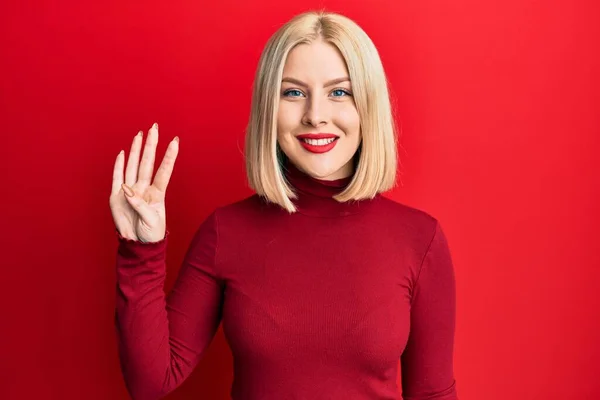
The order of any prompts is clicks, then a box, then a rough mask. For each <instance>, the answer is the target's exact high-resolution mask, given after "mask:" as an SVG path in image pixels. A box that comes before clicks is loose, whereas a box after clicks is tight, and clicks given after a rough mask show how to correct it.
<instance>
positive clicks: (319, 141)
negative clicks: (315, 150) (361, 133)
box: [298, 137, 339, 146]
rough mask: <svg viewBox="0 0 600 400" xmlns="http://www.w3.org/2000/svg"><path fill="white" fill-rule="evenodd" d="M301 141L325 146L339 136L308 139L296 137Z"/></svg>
mask: <svg viewBox="0 0 600 400" xmlns="http://www.w3.org/2000/svg"><path fill="white" fill-rule="evenodd" d="M298 139H299V140H300V141H301V142H304V143H307V144H310V145H311V146H327V145H328V144H331V143H332V142H334V141H336V140H338V139H339V138H337V137H335V138H333V137H332V138H327V139H309V138H298Z"/></svg>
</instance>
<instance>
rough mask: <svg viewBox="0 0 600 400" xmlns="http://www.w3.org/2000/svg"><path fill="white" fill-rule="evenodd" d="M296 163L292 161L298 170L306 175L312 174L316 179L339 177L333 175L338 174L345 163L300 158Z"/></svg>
mask: <svg viewBox="0 0 600 400" xmlns="http://www.w3.org/2000/svg"><path fill="white" fill-rule="evenodd" d="M298 161H299V162H298V163H294V164H295V165H297V166H298V167H299V168H300V170H302V171H304V172H305V173H307V174H308V175H310V176H312V177H313V178H316V179H323V180H335V179H340V178H341V176H340V177H333V178H331V177H332V176H334V175H338V172H339V171H340V170H341V169H343V168H344V165H345V163H328V162H322V161H320V162H319V161H314V160H310V159H308V160H307V159H302V160H298Z"/></svg>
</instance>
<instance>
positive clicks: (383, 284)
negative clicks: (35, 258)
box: [110, 12, 457, 400]
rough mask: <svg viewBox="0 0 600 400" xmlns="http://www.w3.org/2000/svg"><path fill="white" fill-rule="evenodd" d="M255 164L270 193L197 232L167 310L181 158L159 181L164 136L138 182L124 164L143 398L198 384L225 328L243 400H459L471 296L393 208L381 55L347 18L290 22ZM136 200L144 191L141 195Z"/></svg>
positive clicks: (124, 300)
mask: <svg viewBox="0 0 600 400" xmlns="http://www.w3.org/2000/svg"><path fill="white" fill-rule="evenodd" d="M246 137H247V140H246V158H247V172H248V180H249V184H250V186H251V187H252V188H253V189H254V190H255V191H256V194H255V195H253V196H250V197H248V198H246V199H243V200H241V201H238V202H236V203H234V204H228V205H225V206H222V207H219V208H217V209H216V210H215V211H214V212H212V213H211V214H210V215H209V216H208V217H207V219H206V220H205V221H204V222H203V223H202V224H201V226H200V227H199V229H198V230H197V232H196V234H195V236H194V238H193V239H192V242H191V244H190V247H189V250H188V252H187V254H186V256H185V259H184V263H183V265H182V267H181V269H180V272H179V275H178V277H177V280H176V283H175V285H174V287H173V289H172V291H171V292H170V293H169V294H168V296H167V297H166V299H165V296H164V292H163V290H164V289H163V284H164V280H165V271H166V267H165V252H166V247H167V240H168V235H169V233H168V231H167V229H166V222H165V220H166V219H165V204H164V199H165V191H166V188H167V184H168V181H169V178H170V176H171V172H172V170H173V166H174V163H175V159H176V157H177V152H178V146H179V143H178V139H177V138H175V139H174V140H173V141H172V142H171V143H170V144H169V146H168V148H167V152H166V155H165V158H164V159H163V161H162V164H161V166H160V167H159V169H158V171H157V173H156V177H155V179H154V182H153V184H152V185H151V184H150V182H151V177H152V170H153V164H154V154H155V149H156V143H157V140H158V126H157V125H156V124H155V125H154V126H153V127H152V128H151V129H150V131H149V134H148V139H147V140H146V144H145V148H144V154H143V157H142V160H141V164H140V165H139V171H138V160H139V155H140V150H141V142H142V138H141V132H140V133H139V134H138V136H136V137H135V138H134V140H133V143H132V147H131V152H130V156H129V161H128V164H127V169H126V171H125V182H123V169H124V154H123V152H121V153H120V154H119V155H118V157H117V159H116V162H115V169H114V175H113V188H112V193H111V198H110V205H111V210H112V214H113V218H114V221H115V225H116V228H117V237H118V240H119V249H118V255H117V280H118V281H117V289H118V290H117V310H116V324H117V328H118V335H119V346H120V347H119V349H120V357H121V366H122V370H123V374H124V378H125V382H126V384H127V387H128V389H129V391H130V393H131V395H132V396H133V398H135V399H157V398H160V397H162V396H164V395H166V394H167V393H169V392H171V391H172V390H174V389H175V388H176V387H177V386H179V385H180V384H181V383H182V382H183V381H184V380H185V379H186V378H187V377H188V376H189V374H190V373H191V372H192V370H193V368H194V367H195V366H196V364H197V363H198V361H199V360H200V358H201V357H202V355H203V352H204V351H205V349H206V348H207V347H208V345H209V344H210V342H211V340H212V338H213V336H214V334H215V332H216V330H217V328H218V326H219V323H220V322H221V321H222V322H223V330H224V333H225V336H226V338H227V340H228V343H229V345H230V347H231V350H232V353H233V356H234V380H233V385H232V389H231V396H232V398H233V399H236V400H238V399H245V400H269V399H278V400H279V399H357V400H358V399H373V400H374V399H397V398H400V389H398V388H397V385H396V380H397V376H398V361H400V363H401V376H402V394H403V396H404V398H405V399H411V400H417V399H433V398H435V399H438V400H451V399H452V400H454V399H457V394H456V384H455V380H454V376H453V367H452V361H453V360H452V358H453V338H454V324H455V283H454V272H453V266H452V261H451V257H450V253H449V250H448V246H447V242H446V238H445V236H444V233H443V231H442V229H441V227H440V225H439V223H438V222H437V220H436V219H435V218H433V217H432V216H430V215H429V214H427V213H425V212H423V211H420V210H417V209H414V208H410V207H408V206H406V205H402V204H400V203H397V202H394V201H392V200H389V199H386V198H385V197H382V196H381V193H382V192H384V191H386V190H389V189H390V188H392V187H393V185H394V182H395V174H396V163H397V160H396V139H395V133H394V126H393V118H392V113H391V109H390V102H389V97H388V90H387V87H386V78H385V74H384V71H383V67H382V65H381V61H380V59H379V56H378V53H377V51H376V49H375V46H374V45H373V43H372V42H371V40H370V39H369V37H368V36H367V35H366V34H365V33H364V32H363V31H362V29H361V28H359V27H358V26H357V25H356V24H355V23H354V22H352V21H351V20H349V19H348V18H346V17H343V16H341V15H339V14H333V13H325V12H319V13H312V12H311V13H305V14H302V15H299V16H297V17H295V18H293V19H292V20H291V21H289V22H288V23H287V24H286V25H284V26H283V27H281V28H280V29H279V30H278V31H277V32H276V33H275V34H274V35H273V37H272V38H271V39H270V40H269V42H268V43H267V45H266V47H265V50H264V52H263V54H262V56H261V59H260V61H259V66H258V71H257V75H256V79H255V85H254V91H253V98H252V112H251V117H250V123H249V125H248V130H247V136H246ZM125 194H127V196H126V195H125Z"/></svg>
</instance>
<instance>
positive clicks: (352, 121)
mask: <svg viewBox="0 0 600 400" xmlns="http://www.w3.org/2000/svg"><path fill="white" fill-rule="evenodd" d="M337 124H338V125H339V126H340V127H341V128H342V129H344V131H346V134H353V133H357V132H358V130H359V129H360V118H359V117H358V110H357V109H356V108H355V107H354V106H348V107H344V108H342V109H340V110H339V112H338V114H337Z"/></svg>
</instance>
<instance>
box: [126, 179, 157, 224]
mask: <svg viewBox="0 0 600 400" xmlns="http://www.w3.org/2000/svg"><path fill="white" fill-rule="evenodd" d="M128 190H129V191H131V192H133V196H131V197H129V196H128V195H127V194H126V195H125V198H126V199H127V202H128V203H129V204H130V205H131V207H132V208H133V209H134V210H135V211H136V212H137V213H138V215H139V216H140V218H141V219H142V220H143V221H144V222H145V223H146V224H147V225H152V222H153V221H152V219H153V218H155V216H156V213H155V212H154V211H153V210H152V209H151V208H150V206H149V205H148V203H147V202H146V201H145V200H144V199H142V198H141V197H140V195H139V194H138V193H136V192H135V190H133V188H131V187H129V188H128Z"/></svg>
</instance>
